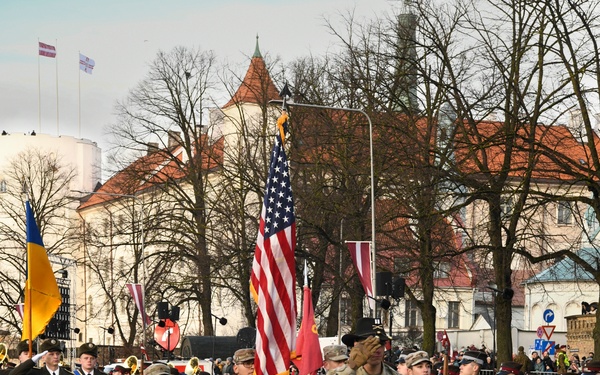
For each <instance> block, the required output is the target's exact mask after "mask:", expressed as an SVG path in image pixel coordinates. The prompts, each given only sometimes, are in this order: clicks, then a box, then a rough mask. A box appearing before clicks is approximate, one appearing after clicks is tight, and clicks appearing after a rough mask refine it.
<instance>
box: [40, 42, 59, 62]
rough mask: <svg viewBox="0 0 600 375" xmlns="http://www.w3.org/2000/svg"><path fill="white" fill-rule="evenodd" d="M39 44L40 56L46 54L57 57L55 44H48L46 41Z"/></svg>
mask: <svg viewBox="0 0 600 375" xmlns="http://www.w3.org/2000/svg"><path fill="white" fill-rule="evenodd" d="M38 44H39V54H40V56H46V57H52V58H55V57H56V48H55V47H54V46H51V45H50V44H46V43H42V42H38Z"/></svg>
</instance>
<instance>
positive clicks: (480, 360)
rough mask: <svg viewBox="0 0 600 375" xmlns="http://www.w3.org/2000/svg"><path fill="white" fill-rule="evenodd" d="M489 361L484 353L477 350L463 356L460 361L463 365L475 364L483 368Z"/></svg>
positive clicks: (467, 352)
mask: <svg viewBox="0 0 600 375" xmlns="http://www.w3.org/2000/svg"><path fill="white" fill-rule="evenodd" d="M486 359H487V354H486V353H484V352H480V351H477V350H469V351H466V352H465V354H463V357H462V360H461V361H460V364H461V365H466V364H467V363H471V362H475V363H477V364H478V365H479V366H483V364H484V363H485V361H486Z"/></svg>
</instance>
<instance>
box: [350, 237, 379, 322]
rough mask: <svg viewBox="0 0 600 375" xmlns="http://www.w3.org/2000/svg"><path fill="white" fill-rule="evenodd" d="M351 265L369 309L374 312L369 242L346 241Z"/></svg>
mask: <svg viewBox="0 0 600 375" xmlns="http://www.w3.org/2000/svg"><path fill="white" fill-rule="evenodd" d="M346 243H347V244H348V250H350V256H351V257H352V263H354V267H355V268H356V271H358V277H359V278H360V282H361V284H362V286H363V288H364V289H365V293H366V294H367V296H368V300H369V307H370V308H371V310H373V311H375V295H374V293H373V279H372V277H371V241H346Z"/></svg>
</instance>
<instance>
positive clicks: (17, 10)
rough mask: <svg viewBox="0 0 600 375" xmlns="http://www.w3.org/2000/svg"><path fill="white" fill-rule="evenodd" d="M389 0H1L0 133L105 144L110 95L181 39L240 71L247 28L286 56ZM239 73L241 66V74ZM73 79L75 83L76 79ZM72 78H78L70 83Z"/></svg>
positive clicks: (387, 6)
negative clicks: (88, 63) (89, 68)
mask: <svg viewBox="0 0 600 375" xmlns="http://www.w3.org/2000/svg"><path fill="white" fill-rule="evenodd" d="M399 4H400V2H399V1H394V0H294V1H291V0H279V1H275V0H246V1H244V0H171V1H166V0H162V1H157V0H144V1H139V0H125V1H124V0H97V1H93V0H92V1H84V0H55V1H47V0H26V1H25V0H3V1H1V2H0V24H1V25H2V30H3V32H2V33H0V46H1V47H0V77H1V78H0V82H1V85H0V128H1V129H0V130H6V131H8V132H9V133H16V132H22V133H29V132H31V131H32V130H35V131H36V132H38V113H39V112H38V92H41V103H42V106H41V114H42V121H41V131H42V133H47V134H54V135H56V134H57V110H56V108H57V104H56V99H57V95H56V91H57V90H56V76H57V75H56V71H57V65H58V101H59V105H58V109H59V110H58V113H59V120H60V121H59V126H58V129H59V130H58V132H59V133H60V134H61V135H70V136H75V137H78V136H79V130H78V113H79V110H78V108H79V105H78V103H79V100H78V98H79V96H78V92H79V90H78V88H79V87H80V88H81V124H82V125H81V137H83V138H87V139H91V140H93V141H95V142H98V144H99V145H100V146H101V147H103V148H105V145H106V143H105V142H106V139H105V136H104V133H103V130H104V127H105V125H106V124H109V123H111V122H113V121H114V115H113V113H114V104H115V102H116V100H119V99H123V98H124V97H126V95H127V93H128V90H129V89H131V88H133V87H134V86H135V84H136V83H137V82H139V81H140V80H141V79H142V78H143V77H144V76H145V74H146V72H147V66H148V64H149V63H150V62H151V61H152V60H153V58H154V57H155V55H156V53H157V51H158V50H165V51H169V50H171V49H172V48H173V47H175V46H178V45H183V46H186V47H190V48H192V47H198V48H200V49H202V50H212V51H214V53H215V55H216V56H217V58H218V59H220V60H227V61H228V62H229V63H232V64H235V65H236V66H239V67H240V69H241V70H245V68H246V67H247V65H248V62H249V60H248V59H249V57H250V56H251V55H252V53H253V52H254V45H255V41H256V39H255V38H256V35H257V34H258V35H259V37H260V48H261V52H263V55H265V54H268V55H270V56H278V57H280V58H281V59H282V61H283V62H289V61H292V60H294V59H295V58H297V57H300V56H307V55H309V54H311V53H312V54H315V55H318V54H322V53H323V52H325V51H326V50H327V49H328V48H330V47H331V46H332V44H333V43H334V42H335V38H334V37H333V36H331V35H330V33H329V32H328V30H327V28H326V27H325V22H324V18H329V19H331V20H333V21H334V24H340V23H341V16H340V14H345V13H348V12H350V11H354V12H355V15H356V17H357V19H359V20H360V19H365V18H366V19H373V18H375V17H377V16H379V17H384V16H385V14H386V13H387V14H392V13H394V11H395V7H398V6H399ZM38 39H39V41H41V42H44V43H47V44H51V45H55V46H56V47H57V59H56V60H54V59H50V58H45V57H40V59H39V63H40V64H39V66H40V77H41V80H40V87H41V90H38ZM79 52H81V53H82V54H84V55H86V56H88V57H90V58H92V59H94V60H95V62H96V67H95V68H94V72H93V74H92V75H88V74H85V73H84V72H81V73H80V71H79V65H78V63H79V54H78V53H79ZM242 73H243V72H242ZM79 80H80V81H79ZM79 82H80V84H79Z"/></svg>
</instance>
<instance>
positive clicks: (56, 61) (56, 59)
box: [54, 39, 60, 136]
mask: <svg viewBox="0 0 600 375" xmlns="http://www.w3.org/2000/svg"><path fill="white" fill-rule="evenodd" d="M54 44H56V50H57V51H58V39H55V40H54ZM55 63H56V135H57V136H58V135H60V132H59V130H58V118H59V116H58V53H57V54H56V56H55Z"/></svg>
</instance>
